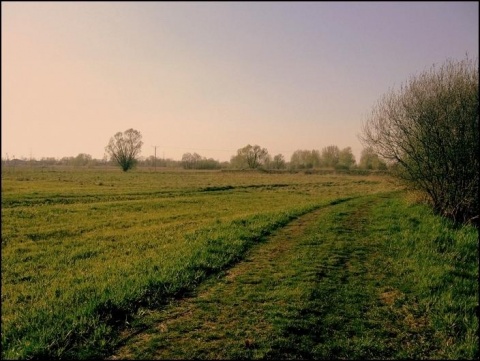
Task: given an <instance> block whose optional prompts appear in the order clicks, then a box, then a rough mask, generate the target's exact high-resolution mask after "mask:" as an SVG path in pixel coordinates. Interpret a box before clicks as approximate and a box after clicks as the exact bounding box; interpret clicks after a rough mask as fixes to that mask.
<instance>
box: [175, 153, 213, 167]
mask: <svg viewBox="0 0 480 361" xmlns="http://www.w3.org/2000/svg"><path fill="white" fill-rule="evenodd" d="M182 166H183V168H184V169H219V168H220V163H219V162H218V161H217V160H215V159H213V158H208V159H207V158H206V157H202V156H201V155H200V154H198V153H193V154H192V153H185V154H184V155H183V156H182Z"/></svg>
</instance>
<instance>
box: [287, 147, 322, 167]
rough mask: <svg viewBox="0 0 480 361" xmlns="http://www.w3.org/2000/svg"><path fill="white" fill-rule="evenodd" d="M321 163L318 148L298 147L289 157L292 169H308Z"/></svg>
mask: <svg viewBox="0 0 480 361" xmlns="http://www.w3.org/2000/svg"><path fill="white" fill-rule="evenodd" d="M320 163H321V159H320V152H319V151H318V150H315V149H313V150H302V149H298V150H296V151H295V152H293V154H292V156H291V157H290V167H291V168H292V169H309V168H314V167H319V166H320Z"/></svg>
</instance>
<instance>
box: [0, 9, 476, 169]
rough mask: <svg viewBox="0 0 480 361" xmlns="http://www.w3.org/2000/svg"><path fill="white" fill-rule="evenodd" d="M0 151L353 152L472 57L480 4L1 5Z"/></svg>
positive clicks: (99, 154)
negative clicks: (373, 126) (136, 136)
mask: <svg viewBox="0 0 480 361" xmlns="http://www.w3.org/2000/svg"><path fill="white" fill-rule="evenodd" d="M1 7H2V15H1V16H2V19H1V20H2V34H1V36H2V107H1V127H2V144H1V155H2V158H6V157H7V155H8V157H9V158H10V159H12V158H13V157H16V158H21V157H24V158H27V159H29V158H31V157H33V158H35V159H41V158H42V157H55V158H62V157H65V156H76V155H77V154H79V153H87V154H90V155H91V156H92V157H93V158H97V159H102V158H103V157H104V154H105V146H106V145H107V144H108V141H109V140H110V138H111V137H112V136H113V135H114V134H115V133H117V132H123V131H125V130H127V129H129V128H133V129H136V130H138V131H139V132H140V133H141V134H142V136H143V142H144V144H143V147H142V153H141V155H142V156H144V157H148V156H150V155H154V153H155V150H156V155H157V158H163V157H165V158H171V159H175V160H180V159H181V158H182V155H183V154H184V153H187V152H190V153H193V152H197V153H198V154H200V155H201V156H204V157H207V158H214V159H216V160H219V161H228V160H230V158H231V156H233V155H235V154H236V151H237V149H239V148H242V147H244V146H246V145H247V144H251V145H255V144H258V145H260V146H261V147H264V148H267V150H268V151H269V153H270V154H271V155H272V156H273V155H276V154H279V153H280V154H283V155H284V157H285V159H286V160H287V161H288V160H289V159H290V156H291V154H292V153H293V152H294V151H295V150H297V149H309V150H312V149H318V150H321V149H322V148H323V147H326V146H329V145H337V146H338V147H339V148H340V149H343V148H345V147H351V148H352V150H353V153H354V155H355V156H356V158H357V161H358V160H359V157H360V152H361V150H362V149H363V146H362V144H361V143H360V140H359V138H358V134H359V133H360V131H361V124H362V122H363V121H364V120H365V119H366V117H368V115H369V113H370V112H371V110H372V108H373V106H374V105H375V103H376V102H377V101H378V100H379V99H380V98H381V97H382V95H383V94H385V93H386V92H388V91H389V90H390V89H397V88H398V87H399V86H400V85H401V84H402V83H404V82H405V81H407V80H408V79H409V78H410V77H411V76H415V74H419V73H420V72H422V71H425V70H428V69H430V67H431V66H432V65H433V64H436V65H441V64H442V63H443V62H445V61H446V60H447V59H453V60H462V59H465V57H466V56H467V54H468V57H469V58H474V59H476V58H478V52H479V47H478V44H479V39H478V37H479V3H478V2H458V1H455V2H301V1H294V2H141V1H135V2H110V1H109V2H23V1H21V2H9V1H2V3H1Z"/></svg>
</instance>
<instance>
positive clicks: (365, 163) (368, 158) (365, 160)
mask: <svg viewBox="0 0 480 361" xmlns="http://www.w3.org/2000/svg"><path fill="white" fill-rule="evenodd" d="M358 166H359V167H360V168H362V169H371V170H386V169H387V163H385V161H384V160H383V159H381V158H380V157H379V156H378V154H377V153H375V151H374V150H373V148H372V147H366V148H364V149H363V150H362V153H361V155H360V163H359V165H358Z"/></svg>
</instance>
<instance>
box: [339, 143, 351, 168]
mask: <svg viewBox="0 0 480 361" xmlns="http://www.w3.org/2000/svg"><path fill="white" fill-rule="evenodd" d="M354 165H355V156H354V155H353V153H352V148H350V147H346V148H344V149H342V150H341V151H340V152H339V154H338V165H337V166H340V167H342V168H345V169H350V168H351V167H352V166H354Z"/></svg>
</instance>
